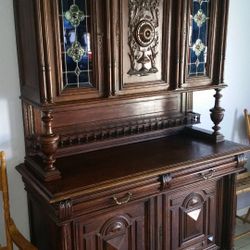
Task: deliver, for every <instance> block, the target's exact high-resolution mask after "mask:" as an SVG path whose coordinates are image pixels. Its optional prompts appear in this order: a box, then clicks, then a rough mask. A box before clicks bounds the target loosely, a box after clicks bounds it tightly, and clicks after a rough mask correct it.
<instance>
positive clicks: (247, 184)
mask: <svg viewBox="0 0 250 250" xmlns="http://www.w3.org/2000/svg"><path fill="white" fill-rule="evenodd" d="M244 115H245V122H246V131H247V137H248V140H249V143H250V115H249V114H248V111H247V110H246V109H245V110H244ZM246 192H250V172H245V173H242V174H239V175H238V176H237V182H236V194H237V195H239V194H242V193H246ZM236 217H237V218H238V219H240V220H242V221H243V223H250V208H248V212H247V214H246V215H244V216H237V215H236ZM248 234H250V230H249V231H247V232H244V233H242V234H240V235H237V236H236V237H235V238H236V239H239V238H241V237H244V236H246V235H248Z"/></svg>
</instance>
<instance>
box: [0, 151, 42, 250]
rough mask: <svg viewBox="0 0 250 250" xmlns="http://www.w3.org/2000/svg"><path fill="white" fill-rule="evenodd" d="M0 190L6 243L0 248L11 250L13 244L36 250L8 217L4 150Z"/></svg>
mask: <svg viewBox="0 0 250 250" xmlns="http://www.w3.org/2000/svg"><path fill="white" fill-rule="evenodd" d="M0 192H2V197H3V211H4V221H5V234H6V244H7V246H5V247H2V246H1V245H0V250H13V244H14V245H15V246H17V248H18V249H21V250H38V249H37V248H36V247H35V246H33V245H32V244H31V243H30V242H29V241H28V240H27V239H26V238H25V237H24V236H23V235H22V234H21V233H20V232H19V230H18V229H17V227H16V225H15V223H14V221H13V220H12V218H11V217H10V206H9V191H8V179H7V171H6V158H5V154H4V152H0Z"/></svg>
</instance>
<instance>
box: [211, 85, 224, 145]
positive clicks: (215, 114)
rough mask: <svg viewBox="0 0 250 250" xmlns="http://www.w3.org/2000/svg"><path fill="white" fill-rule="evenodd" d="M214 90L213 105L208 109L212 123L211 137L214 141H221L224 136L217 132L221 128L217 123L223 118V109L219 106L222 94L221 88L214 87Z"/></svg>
mask: <svg viewBox="0 0 250 250" xmlns="http://www.w3.org/2000/svg"><path fill="white" fill-rule="evenodd" d="M215 91H216V94H215V95H214V97H215V105H214V108H212V109H210V112H211V114H210V117H211V120H212V121H213V123H214V126H213V130H214V132H213V137H214V139H215V142H221V141H224V136H223V135H222V134H221V133H220V132H219V130H220V129H221V128H220V126H219V124H220V123H221V121H222V120H223V118H224V112H225V109H223V108H222V107H221V106H220V99H221V97H222V94H220V91H221V89H215Z"/></svg>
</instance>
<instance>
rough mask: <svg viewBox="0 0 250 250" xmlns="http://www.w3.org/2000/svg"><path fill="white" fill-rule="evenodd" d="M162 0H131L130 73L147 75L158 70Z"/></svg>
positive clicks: (129, 34)
mask: <svg viewBox="0 0 250 250" xmlns="http://www.w3.org/2000/svg"><path fill="white" fill-rule="evenodd" d="M159 3H160V0H129V23H128V29H129V32H128V45H129V49H130V52H129V58H130V70H129V71H128V74H129V75H139V76H146V75H148V74H152V73H156V72H158V69H157V67H156V56H157V55H158V51H157V49H158V44H159V34H158V28H159Z"/></svg>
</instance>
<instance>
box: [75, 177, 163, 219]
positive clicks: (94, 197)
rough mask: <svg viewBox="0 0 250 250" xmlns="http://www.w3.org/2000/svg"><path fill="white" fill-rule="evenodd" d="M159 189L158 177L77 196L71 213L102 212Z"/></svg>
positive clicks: (147, 196) (146, 196)
mask: <svg viewBox="0 0 250 250" xmlns="http://www.w3.org/2000/svg"><path fill="white" fill-rule="evenodd" d="M159 190H160V182H159V178H153V179H151V180H150V181H146V182H144V183H140V184H139V185H138V184H137V185H136V183H135V184H134V185H130V186H127V187H120V188H115V189H110V190H107V191H106V192H99V193H97V194H91V195H89V196H84V197H79V199H76V200H75V201H74V203H73V214H74V216H79V215H84V214H88V213H92V212H96V211H100V212H102V211H103V210H104V209H110V208H119V207H123V206H125V205H127V204H130V203H133V202H136V201H138V200H142V199H145V198H149V197H150V196H152V195H154V194H156V193H158V192H159Z"/></svg>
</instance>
